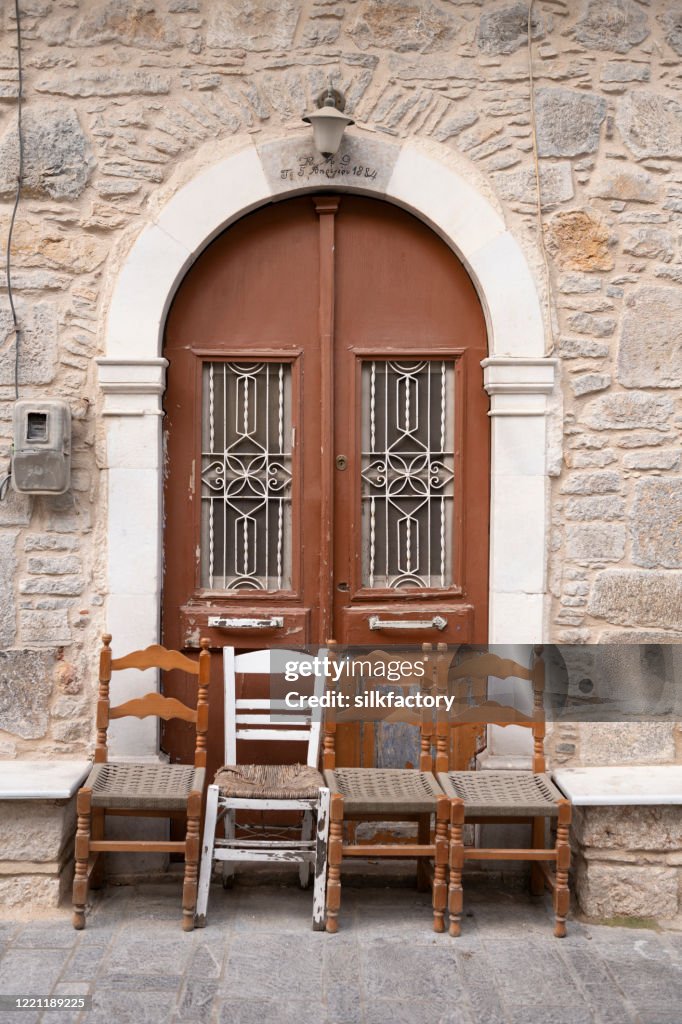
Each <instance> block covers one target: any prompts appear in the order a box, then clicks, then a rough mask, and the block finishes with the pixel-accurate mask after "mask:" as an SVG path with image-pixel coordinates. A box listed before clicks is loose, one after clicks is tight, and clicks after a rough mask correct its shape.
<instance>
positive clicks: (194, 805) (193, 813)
mask: <svg viewBox="0 0 682 1024" xmlns="http://www.w3.org/2000/svg"><path fill="white" fill-rule="evenodd" d="M200 821H201V793H190V795H189V799H188V801H187V835H186V836H185V880H184V883H183V886H182V928H183V931H186V932H191V931H192V929H193V928H194V912H195V910H196V905H197V874H198V868H199V826H200Z"/></svg>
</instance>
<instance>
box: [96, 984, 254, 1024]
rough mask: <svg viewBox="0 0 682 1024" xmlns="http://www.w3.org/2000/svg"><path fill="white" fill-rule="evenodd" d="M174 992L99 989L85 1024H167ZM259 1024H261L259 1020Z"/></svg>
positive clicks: (174, 996) (172, 1004) (171, 1009)
mask: <svg viewBox="0 0 682 1024" xmlns="http://www.w3.org/2000/svg"><path fill="white" fill-rule="evenodd" d="M175 1000H176V993H175V991H172V992H151V991H148V992H139V991H137V990H133V991H125V990H124V989H103V988H100V987H98V989H97V990H96V991H95V992H94V993H93V997H92V1010H91V1011H90V1012H89V1013H88V1014H87V1016H86V1021H87V1024H112V1021H116V1024H140V1022H142V1021H144V1024H168V1020H169V1018H170V1016H171V1013H172V1011H173V1008H174V1006H175ZM260 1024H263V1022H262V1021H261V1022H260Z"/></svg>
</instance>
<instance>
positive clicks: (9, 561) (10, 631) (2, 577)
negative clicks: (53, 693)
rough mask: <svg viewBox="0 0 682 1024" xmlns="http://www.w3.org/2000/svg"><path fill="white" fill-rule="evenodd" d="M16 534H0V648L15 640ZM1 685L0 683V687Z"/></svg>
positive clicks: (12, 531) (10, 532) (13, 532)
mask: <svg viewBox="0 0 682 1024" xmlns="http://www.w3.org/2000/svg"><path fill="white" fill-rule="evenodd" d="M16 539H17V533H16V530H11V531H10V530H8V531H3V532H2V533H0V595H2V597H1V598H0V648H2V647H12V646H13V645H14V641H15V639H16V631H17V627H16V607H15V601H14V576H15V573H16V568H17V559H16V554H15V545H16ZM1 685H2V683H0V686H1Z"/></svg>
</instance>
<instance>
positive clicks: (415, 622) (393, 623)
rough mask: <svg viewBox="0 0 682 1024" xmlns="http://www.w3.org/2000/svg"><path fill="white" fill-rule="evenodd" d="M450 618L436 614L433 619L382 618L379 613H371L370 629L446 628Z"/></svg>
mask: <svg viewBox="0 0 682 1024" xmlns="http://www.w3.org/2000/svg"><path fill="white" fill-rule="evenodd" d="M447 624H448V620H447V619H444V618H443V616H442V615H434V616H433V618H432V619H380V618H379V616H378V615H370V617H369V628H370V629H445V627H446V626H447Z"/></svg>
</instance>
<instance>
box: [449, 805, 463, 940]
mask: <svg viewBox="0 0 682 1024" xmlns="http://www.w3.org/2000/svg"><path fill="white" fill-rule="evenodd" d="M463 829H464V801H463V800H459V799H456V800H452V801H451V803H450V884H449V886H448V912H449V914H450V935H453V936H456V935H460V934H461V931H462V926H461V920H462V904H463V897H464V893H463V890H462V870H463V868H464V839H463V835H462V831H463Z"/></svg>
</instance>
